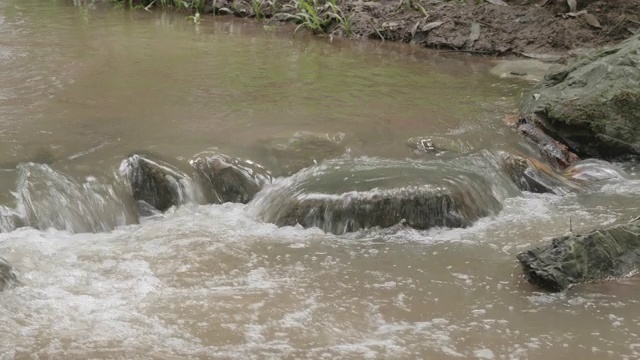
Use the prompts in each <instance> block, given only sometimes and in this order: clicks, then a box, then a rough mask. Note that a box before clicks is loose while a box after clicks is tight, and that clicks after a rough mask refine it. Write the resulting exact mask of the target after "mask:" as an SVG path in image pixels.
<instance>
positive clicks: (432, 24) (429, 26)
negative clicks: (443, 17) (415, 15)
mask: <svg viewBox="0 0 640 360" xmlns="http://www.w3.org/2000/svg"><path fill="white" fill-rule="evenodd" d="M442 24H444V21H434V22H430V23H428V24H426V25H425V26H423V27H422V31H429V30H433V29H435V28H437V27H438V26H440V25H442Z"/></svg>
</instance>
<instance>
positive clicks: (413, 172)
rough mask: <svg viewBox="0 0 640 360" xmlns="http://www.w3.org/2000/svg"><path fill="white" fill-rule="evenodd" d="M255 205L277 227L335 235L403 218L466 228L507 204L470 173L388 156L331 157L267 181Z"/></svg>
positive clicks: (421, 224) (418, 224) (419, 225)
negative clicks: (364, 157)
mask: <svg viewBox="0 0 640 360" xmlns="http://www.w3.org/2000/svg"><path fill="white" fill-rule="evenodd" d="M445 169H446V170H445ZM493 172H494V173H495V169H494V170H493ZM251 206H252V211H253V212H254V214H256V215H257V216H258V217H260V218H262V219H263V220H264V221H267V222H271V223H274V224H276V225H278V226H293V225H296V224H300V225H302V226H303V227H306V228H309V227H318V228H320V229H322V230H323V231H325V232H330V233H334V234H343V233H346V232H352V231H358V230H360V229H367V228H372V227H381V228H386V227H391V226H393V225H396V224H399V223H402V224H405V225H407V226H410V227H413V228H415V229H428V228H431V227H437V226H443V227H466V226H470V225H471V224H473V223H474V222H475V221H476V220H478V219H479V218H481V217H484V216H488V215H490V214H494V213H496V212H498V211H499V210H500V209H501V207H502V205H501V202H500V200H499V199H497V198H496V197H495V196H494V192H493V191H492V187H491V184H490V182H489V181H487V180H486V179H484V178H483V177H482V176H479V175H476V174H474V173H473V172H465V171H460V170H459V169H458V168H455V167H448V166H447V165H446V164H444V163H439V162H438V163H433V164H424V163H417V162H416V163H413V162H410V163H406V162H399V161H393V160H384V159H367V160H366V162H359V161H358V160H355V161H354V160H340V161H337V160H334V161H330V162H325V163H323V164H322V165H320V166H316V167H311V168H308V169H305V170H303V171H302V172H300V173H298V174H296V175H294V176H292V177H291V178H287V179H281V180H280V181H278V182H276V183H274V184H273V185H272V186H270V187H267V188H265V189H264V191H263V192H261V194H260V195H259V196H258V197H256V199H255V200H254V202H252V203H251Z"/></svg>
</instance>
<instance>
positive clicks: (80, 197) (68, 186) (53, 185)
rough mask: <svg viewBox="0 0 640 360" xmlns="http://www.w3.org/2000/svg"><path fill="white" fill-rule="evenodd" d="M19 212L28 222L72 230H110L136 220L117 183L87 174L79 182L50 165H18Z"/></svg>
mask: <svg viewBox="0 0 640 360" xmlns="http://www.w3.org/2000/svg"><path fill="white" fill-rule="evenodd" d="M17 169H18V175H19V176H18V185H17V190H16V192H15V193H14V195H15V196H16V199H17V208H16V211H15V212H16V213H18V214H20V217H21V219H22V220H23V221H24V223H25V225H28V226H32V227H34V228H37V229H43V230H44V229H47V228H55V229H59V230H66V231H69V232H100V231H110V230H112V229H114V228H115V227H116V226H121V225H126V224H132V223H136V222H137V215H136V213H135V211H134V209H133V206H132V204H131V203H130V202H128V201H127V199H128V197H126V196H123V194H122V192H121V191H117V189H116V188H115V187H114V185H105V184H101V183H99V182H98V181H97V180H96V179H94V178H88V179H87V180H86V181H85V182H83V183H79V182H76V181H75V180H73V179H72V178H71V177H69V176H67V175H65V174H62V173H60V172H58V171H55V170H53V169H52V168H50V167H49V166H48V165H42V164H34V163H27V164H21V165H19V166H18V168H17Z"/></svg>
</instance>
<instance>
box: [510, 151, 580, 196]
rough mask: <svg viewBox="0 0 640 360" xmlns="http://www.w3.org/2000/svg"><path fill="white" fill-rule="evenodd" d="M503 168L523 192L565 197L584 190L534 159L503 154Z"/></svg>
mask: <svg viewBox="0 0 640 360" xmlns="http://www.w3.org/2000/svg"><path fill="white" fill-rule="evenodd" d="M500 156H501V159H502V161H501V168H502V170H503V171H504V172H505V173H507V174H508V175H509V176H510V178H511V180H512V181H513V182H514V183H515V184H516V185H517V186H518V188H519V189H520V190H522V191H529V192H534V193H554V194H556V195H565V194H567V193H569V192H574V191H581V190H582V188H581V187H580V186H578V185H577V184H575V183H574V182H572V181H571V180H569V179H567V178H566V177H565V176H563V175H562V174H559V173H558V172H556V171H555V170H554V169H552V168H551V167H550V166H548V165H546V164H545V163H543V162H540V161H538V160H536V159H533V158H528V157H522V156H518V155H513V154H508V153H501V154H500Z"/></svg>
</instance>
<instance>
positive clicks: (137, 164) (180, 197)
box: [120, 155, 198, 211]
mask: <svg viewBox="0 0 640 360" xmlns="http://www.w3.org/2000/svg"><path fill="white" fill-rule="evenodd" d="M120 172H121V173H122V174H123V175H124V176H125V177H126V178H127V180H128V182H129V185H130V186H131V192H132V194H133V198H134V199H135V200H136V201H144V202H146V203H148V204H149V205H151V206H153V207H154V208H156V209H158V210H160V211H166V210H167V209H169V208H170V207H171V206H177V205H180V204H183V203H185V202H187V201H188V200H194V199H197V198H198V196H197V189H195V188H194V186H193V182H192V180H191V178H190V177H189V176H188V175H187V174H185V173H184V172H181V171H180V170H178V169H177V168H175V167H173V166H171V165H169V164H167V163H164V162H161V161H159V160H151V159H149V158H146V157H143V156H141V155H132V156H130V157H129V158H127V159H125V160H124V161H123V162H122V164H121V165H120Z"/></svg>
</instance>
